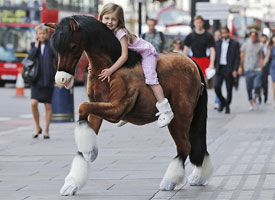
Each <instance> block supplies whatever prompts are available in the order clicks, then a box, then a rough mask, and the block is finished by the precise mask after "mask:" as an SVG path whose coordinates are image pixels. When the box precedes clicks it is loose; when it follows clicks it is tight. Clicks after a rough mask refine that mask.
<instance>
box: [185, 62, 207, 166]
mask: <svg viewBox="0 0 275 200" xmlns="http://www.w3.org/2000/svg"><path fill="white" fill-rule="evenodd" d="M196 65H197V67H198V70H199V72H200V76H201V85H202V86H201V87H202V92H201V95H200V97H199V99H198V102H197V105H196V107H195V110H194V116H193V120H192V122H191V126H190V132H189V140H190V143H191V151H190V154H189V159H190V161H191V163H193V164H195V165H196V166H201V165H202V163H203V159H204V156H205V155H208V152H207V147H206V120H207V88H206V83H205V80H204V76H203V73H202V70H201V69H200V67H199V66H198V64H197V63H196Z"/></svg>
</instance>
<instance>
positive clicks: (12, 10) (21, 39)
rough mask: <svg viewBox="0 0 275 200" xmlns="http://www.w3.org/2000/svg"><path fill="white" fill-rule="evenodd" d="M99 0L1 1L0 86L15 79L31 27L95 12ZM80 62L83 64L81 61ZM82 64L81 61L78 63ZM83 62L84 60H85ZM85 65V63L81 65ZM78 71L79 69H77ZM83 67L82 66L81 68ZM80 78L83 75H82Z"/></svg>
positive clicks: (32, 31)
mask: <svg viewBox="0 0 275 200" xmlns="http://www.w3.org/2000/svg"><path fill="white" fill-rule="evenodd" d="M98 1H99V0H74V1H72V0H28V1H26V0H1V1H0V86H4V84H5V83H7V82H15V81H16V78H17V73H18V68H20V67H22V64H21V61H22V59H23V58H24V57H26V56H27V53H28V51H29V50H30V43H31V42H32V41H33V40H34V37H35V32H34V27H35V26H37V25H38V24H40V23H47V22H58V21H60V19H62V18H63V17H67V16H71V15H74V14H89V15H94V16H95V15H97V13H98ZM81 63H85V62H83V60H82V62H81ZM82 65H84V64H82ZM86 65H87V63H86ZM85 67H86V66H85ZM78 69H79V70H83V67H82V68H79V67H78ZM84 70H85V69H84ZM82 79H83V80H84V77H83V78H82Z"/></svg>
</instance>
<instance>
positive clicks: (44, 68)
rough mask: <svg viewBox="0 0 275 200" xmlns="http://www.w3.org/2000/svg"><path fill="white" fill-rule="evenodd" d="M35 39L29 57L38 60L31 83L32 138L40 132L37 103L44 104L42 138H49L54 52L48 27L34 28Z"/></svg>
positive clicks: (39, 26)
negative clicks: (37, 68)
mask: <svg viewBox="0 0 275 200" xmlns="http://www.w3.org/2000/svg"><path fill="white" fill-rule="evenodd" d="M35 32H36V37H37V38H36V41H35V42H32V43H31V50H30V52H29V55H28V57H29V59H30V60H33V61H34V60H36V59H37V58H38V61H39V76H38V79H37V81H36V82H34V83H32V84H31V109H32V114H33V118H34V122H35V126H36V130H35V134H34V135H33V138H37V137H38V135H39V134H40V133H42V128H41V126H40V121H39V110H38V103H44V105H45V120H46V124H45V130H44V139H49V138H50V136H49V126H50V120H51V114H52V107H51V102H52V95H53V90H54V76H55V71H56V70H55V54H54V52H53V50H52V48H51V45H50V41H49V40H48V37H49V29H48V27H46V26H45V25H43V24H41V25H38V26H37V27H36V28H35Z"/></svg>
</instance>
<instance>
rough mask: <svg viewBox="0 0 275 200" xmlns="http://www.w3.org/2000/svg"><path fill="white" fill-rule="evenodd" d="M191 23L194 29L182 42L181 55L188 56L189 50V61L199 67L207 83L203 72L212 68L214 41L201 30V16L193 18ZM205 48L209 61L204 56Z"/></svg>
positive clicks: (202, 20) (202, 21) (208, 34)
mask: <svg viewBox="0 0 275 200" xmlns="http://www.w3.org/2000/svg"><path fill="white" fill-rule="evenodd" d="M193 22H194V26H195V29H194V31H193V32H192V33H190V34H189V35H187V36H186V38H185V40H184V48H183V54H184V55H185V56H188V50H189V48H191V50H192V53H193V55H192V57H191V59H192V60H194V61H196V63H197V64H198V65H199V67H200V68H201V70H202V72H203V74H204V77H205V80H206V81H207V78H206V74H205V70H206V69H207V68H208V67H210V68H214V62H215V41H214V38H213V36H212V35H211V34H210V33H208V32H207V31H206V30H205V29H204V28H203V24H204V19H203V18H202V17H201V16H195V17H194V20H193ZM207 48H209V51H210V59H209V57H207V55H206V51H207Z"/></svg>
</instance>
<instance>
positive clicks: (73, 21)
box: [70, 17, 79, 31]
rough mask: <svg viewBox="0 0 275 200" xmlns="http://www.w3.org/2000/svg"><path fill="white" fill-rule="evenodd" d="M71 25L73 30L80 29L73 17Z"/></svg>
mask: <svg viewBox="0 0 275 200" xmlns="http://www.w3.org/2000/svg"><path fill="white" fill-rule="evenodd" d="M70 26H71V29H72V30H73V31H78V29H79V24H78V22H77V21H76V20H75V19H74V18H73V17H71V18H70Z"/></svg>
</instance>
